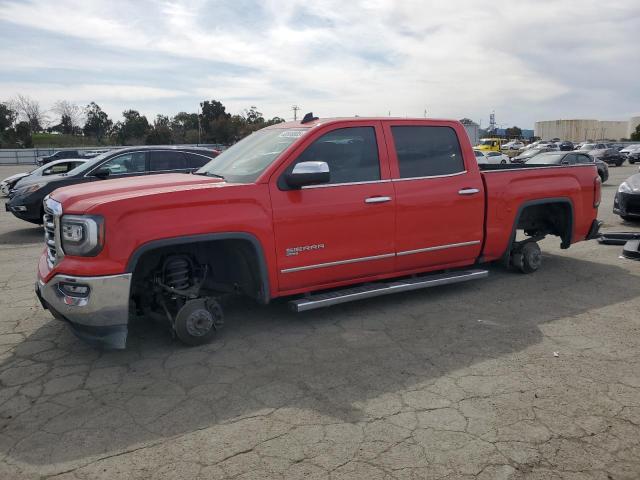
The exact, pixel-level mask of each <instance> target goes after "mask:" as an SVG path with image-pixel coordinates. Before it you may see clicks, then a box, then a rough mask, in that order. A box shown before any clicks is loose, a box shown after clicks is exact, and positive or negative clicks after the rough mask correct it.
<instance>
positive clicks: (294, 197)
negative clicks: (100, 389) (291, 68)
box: [36, 116, 601, 348]
mask: <svg viewBox="0 0 640 480" xmlns="http://www.w3.org/2000/svg"><path fill="white" fill-rule="evenodd" d="M599 202H600V178H599V176H598V173H597V171H596V167H595V165H594V164H590V165H588V164H580V165H558V166H548V167H547V166H535V167H527V166H526V165H488V166H483V170H482V171H481V170H480V169H479V167H478V164H477V163H476V160H475V156H474V154H473V150H472V147H471V144H470V142H469V139H468V137H467V134H466V133H465V130H464V127H463V126H462V125H461V124H460V123H459V122H456V121H449V120H426V119H414V120H410V119H391V118H347V119H317V118H313V117H312V116H311V118H310V117H309V116H307V117H305V120H303V121H302V122H292V123H282V124H279V125H274V126H271V127H268V128H265V129H263V130H260V131H258V132H256V133H254V134H252V135H250V136H249V137H247V138H245V139H244V140H242V141H240V142H239V143H237V144H236V145H234V146H232V147H231V148H229V149H228V150H226V151H225V152H224V153H222V154H221V155H220V156H219V157H217V158H216V159H214V160H212V161H211V162H210V163H208V164H207V165H205V166H204V167H203V168H202V169H200V170H199V171H197V172H195V174H166V175H153V176H146V177H135V178H129V179H122V180H110V181H108V182H103V183H100V182H92V183H88V184H82V185H75V186H70V187H65V188H61V189H59V190H56V191H54V192H53V193H52V194H51V195H50V196H49V197H48V198H46V199H45V217H44V226H45V237H46V245H45V250H44V252H43V254H42V256H41V258H40V262H39V266H38V280H37V282H36V292H37V295H38V297H39V298H40V299H41V302H42V304H43V306H44V307H45V308H47V309H49V310H50V311H51V312H52V313H53V315H54V316H55V317H57V318H60V319H63V320H66V321H67V322H68V323H69V324H70V325H71V327H72V328H73V330H74V332H75V333H76V334H77V335H78V336H80V337H81V338H83V339H85V340H87V341H89V342H91V343H94V344H100V345H106V346H110V347H114V348H124V346H125V343H126V337H127V325H128V323H129V320H130V318H135V317H138V316H144V317H147V318H155V319H158V320H159V321H160V322H164V323H166V324H167V325H168V326H169V327H170V331H171V332H173V333H174V334H175V335H177V337H178V338H179V339H181V340H182V341H184V342H185V343H187V344H200V343H204V342H206V341H209V340H210V339H211V338H212V337H213V336H214V334H215V332H216V330H217V329H219V328H220V326H221V325H222V323H223V322H222V317H223V313H222V308H221V306H220V303H221V302H220V300H221V298H222V297H224V296H227V295H245V296H247V297H250V298H252V299H254V300H256V301H258V302H260V303H264V304H266V303H268V302H269V301H270V300H272V299H274V298H277V297H285V296H286V297H291V299H290V305H291V307H292V308H293V309H294V310H296V311H303V310H309V309H312V308H318V307H323V306H328V305H334V304H337V303H342V302H346V301H350V300H356V299H361V298H366V297H371V296H375V295H383V294H387V293H392V292H398V291H406V290H414V289H419V288H425V287H431V286H435V285H442V284H445V283H454V282H462V281H466V280H471V279H475V278H481V277H484V276H486V275H487V271H486V270H485V269H483V268H482V267H481V266H482V264H486V263H487V262H492V261H502V262H503V263H504V264H505V265H507V266H508V265H512V266H514V267H515V268H517V269H519V270H521V271H523V272H526V273H528V272H533V271H535V270H536V269H537V268H538V267H539V265H540V258H541V257H540V249H539V248H538V245H537V243H536V242H537V241H538V240H540V239H542V238H544V237H545V236H546V235H555V236H558V237H560V239H561V246H562V248H568V247H569V246H570V245H571V244H572V243H575V242H579V241H581V240H585V239H591V238H594V237H595V236H596V235H597V233H598V230H599V228H600V223H601V222H599V221H598V220H597V219H596V216H597V211H598V210H597V207H598V204H599ZM517 233H519V234H518V235H517Z"/></svg>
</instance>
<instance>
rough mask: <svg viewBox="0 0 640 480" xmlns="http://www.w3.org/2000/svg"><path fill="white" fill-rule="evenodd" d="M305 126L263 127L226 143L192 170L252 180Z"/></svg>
mask: <svg viewBox="0 0 640 480" xmlns="http://www.w3.org/2000/svg"><path fill="white" fill-rule="evenodd" d="M307 130H308V129H307V128H297V129H279V128H274V129H271V128H270V129H264V130H259V131H257V132H255V133H252V134H251V135H249V136H248V137H246V138H244V139H243V140H241V141H239V142H238V143H236V144H235V145H233V146H231V147H229V148H228V149H227V150H225V151H224V152H222V153H221V154H220V155H218V156H217V157H216V158H214V159H213V160H211V161H210V162H209V163H207V164H206V165H205V166H204V167H202V168H201V169H200V170H198V171H197V172H196V173H197V174H199V175H211V176H213V177H222V178H224V179H225V180H226V181H228V182H235V183H250V182H255V181H256V179H257V178H258V177H259V176H260V174H261V173H262V172H264V170H265V169H266V168H267V167H268V166H269V165H271V163H272V162H273V161H274V160H275V159H276V158H278V156H279V155H280V154H281V153H282V152H283V151H284V150H285V149H286V148H287V147H288V146H289V145H291V144H292V143H293V142H295V141H296V140H298V139H299V138H300V137H301V136H302V135H304V134H305V132H306V131H307Z"/></svg>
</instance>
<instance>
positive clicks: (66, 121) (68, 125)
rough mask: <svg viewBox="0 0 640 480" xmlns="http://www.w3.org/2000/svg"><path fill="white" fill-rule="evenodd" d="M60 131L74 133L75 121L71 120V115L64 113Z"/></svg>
mask: <svg viewBox="0 0 640 480" xmlns="http://www.w3.org/2000/svg"><path fill="white" fill-rule="evenodd" d="M60 131H61V132H62V133H66V134H72V133H73V121H72V120H71V116H69V115H66V114H63V115H62V117H61V118H60Z"/></svg>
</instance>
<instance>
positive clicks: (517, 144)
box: [502, 140, 524, 150]
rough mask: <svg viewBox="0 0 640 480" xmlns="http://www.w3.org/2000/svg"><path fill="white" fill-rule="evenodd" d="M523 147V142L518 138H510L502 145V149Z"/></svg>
mask: <svg viewBox="0 0 640 480" xmlns="http://www.w3.org/2000/svg"><path fill="white" fill-rule="evenodd" d="M521 148H524V143H522V142H521V141H519V140H512V141H511V142H507V143H505V144H504V145H502V150H520V149H521Z"/></svg>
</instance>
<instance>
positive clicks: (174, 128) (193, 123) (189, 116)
mask: <svg viewBox="0 0 640 480" xmlns="http://www.w3.org/2000/svg"><path fill="white" fill-rule="evenodd" d="M169 126H170V128H171V132H172V135H173V138H174V139H175V141H176V142H177V143H197V142H198V128H199V117H198V114H197V113H187V112H180V113H178V114H176V116H175V117H173V118H172V119H171V122H170V124H169Z"/></svg>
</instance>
